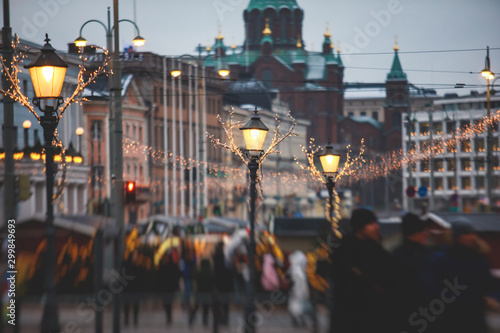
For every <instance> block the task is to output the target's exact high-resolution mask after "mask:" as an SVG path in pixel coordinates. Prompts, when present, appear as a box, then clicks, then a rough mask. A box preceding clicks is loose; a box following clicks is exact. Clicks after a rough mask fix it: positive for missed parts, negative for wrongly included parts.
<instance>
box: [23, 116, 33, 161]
mask: <svg viewBox="0 0 500 333" xmlns="http://www.w3.org/2000/svg"><path fill="white" fill-rule="evenodd" d="M30 127H31V121H29V120H25V121H23V128H24V157H29V148H28V146H29V133H28V131H29V129H30Z"/></svg>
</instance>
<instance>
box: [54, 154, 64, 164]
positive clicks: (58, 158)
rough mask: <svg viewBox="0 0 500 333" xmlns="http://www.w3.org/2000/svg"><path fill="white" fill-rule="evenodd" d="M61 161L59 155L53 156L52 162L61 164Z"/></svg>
mask: <svg viewBox="0 0 500 333" xmlns="http://www.w3.org/2000/svg"><path fill="white" fill-rule="evenodd" d="M61 161H62V156H61V155H54V162H61Z"/></svg>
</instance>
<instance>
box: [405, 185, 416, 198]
mask: <svg viewBox="0 0 500 333" xmlns="http://www.w3.org/2000/svg"><path fill="white" fill-rule="evenodd" d="M405 193H406V196H407V197H408V198H413V197H414V196H415V194H416V193H417V188H416V187H415V186H412V185H410V186H408V187H407V188H406V191H405Z"/></svg>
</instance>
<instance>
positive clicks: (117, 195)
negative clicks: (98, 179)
mask: <svg viewBox="0 0 500 333" xmlns="http://www.w3.org/2000/svg"><path fill="white" fill-rule="evenodd" d="M113 20H114V30H115V31H114V38H115V40H114V52H113V86H112V88H111V97H112V98H113V102H114V107H115V108H114V111H115V118H114V125H115V128H114V133H113V139H114V141H113V144H114V149H115V151H114V161H113V166H112V167H113V173H114V181H113V184H112V185H113V191H112V192H113V197H112V199H113V203H114V205H113V206H114V207H113V208H114V209H113V217H114V219H115V223H116V226H117V228H118V235H117V239H116V251H115V269H116V272H117V273H118V274H119V272H121V266H122V260H123V252H124V238H125V226H124V221H123V217H124V215H125V214H124V205H123V144H122V141H123V129H122V72H121V68H120V44H119V40H120V37H119V29H118V22H119V19H118V0H113ZM120 300H121V295H120V293H116V294H114V295H113V333H120V304H121V302H120Z"/></svg>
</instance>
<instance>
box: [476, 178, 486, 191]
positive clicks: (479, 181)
mask: <svg viewBox="0 0 500 333" xmlns="http://www.w3.org/2000/svg"><path fill="white" fill-rule="evenodd" d="M484 184H485V183H484V177H482V176H476V188H477V189H479V190H484V189H485V188H486V187H485V186H484Z"/></svg>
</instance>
